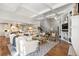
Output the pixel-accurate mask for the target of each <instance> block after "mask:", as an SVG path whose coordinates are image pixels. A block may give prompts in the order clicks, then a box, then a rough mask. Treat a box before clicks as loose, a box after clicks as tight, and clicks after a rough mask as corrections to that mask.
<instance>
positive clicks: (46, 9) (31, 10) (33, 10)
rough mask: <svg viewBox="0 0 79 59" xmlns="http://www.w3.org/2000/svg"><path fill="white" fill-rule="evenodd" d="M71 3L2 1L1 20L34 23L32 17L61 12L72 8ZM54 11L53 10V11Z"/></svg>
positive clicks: (0, 7)
mask: <svg viewBox="0 0 79 59" xmlns="http://www.w3.org/2000/svg"><path fill="white" fill-rule="evenodd" d="M70 5H72V4H69V3H0V22H1V23H2V22H4V23H5V22H16V23H17V22H18V23H21V22H22V23H33V22H32V19H37V18H39V17H40V18H41V16H42V17H44V16H48V15H49V14H51V13H52V14H59V13H62V12H64V11H68V9H70ZM51 11H52V12H51Z"/></svg>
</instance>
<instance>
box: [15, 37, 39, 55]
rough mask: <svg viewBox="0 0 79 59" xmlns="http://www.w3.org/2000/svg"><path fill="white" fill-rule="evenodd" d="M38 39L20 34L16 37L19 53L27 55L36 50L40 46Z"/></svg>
mask: <svg viewBox="0 0 79 59" xmlns="http://www.w3.org/2000/svg"><path fill="white" fill-rule="evenodd" d="M38 43H39V41H38V40H32V37H27V36H20V37H18V38H16V51H17V54H20V55H21V56H25V55H27V54H29V53H32V52H35V51H36V50H37V48H38Z"/></svg>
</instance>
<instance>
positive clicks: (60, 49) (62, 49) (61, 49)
mask: <svg viewBox="0 0 79 59" xmlns="http://www.w3.org/2000/svg"><path fill="white" fill-rule="evenodd" d="M68 49H69V44H68V43H67V42H64V41H62V42H60V43H58V44H57V45H56V46H55V47H54V48H52V49H51V50H50V51H49V52H48V53H47V54H46V55H45V56H67V54H68Z"/></svg>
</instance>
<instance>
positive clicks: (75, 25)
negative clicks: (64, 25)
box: [71, 15, 79, 55]
mask: <svg viewBox="0 0 79 59" xmlns="http://www.w3.org/2000/svg"><path fill="white" fill-rule="evenodd" d="M71 22H72V23H71V24H72V25H71V28H72V31H71V41H72V45H73V47H74V49H75V52H76V54H77V55H79V15H77V16H72V21H71Z"/></svg>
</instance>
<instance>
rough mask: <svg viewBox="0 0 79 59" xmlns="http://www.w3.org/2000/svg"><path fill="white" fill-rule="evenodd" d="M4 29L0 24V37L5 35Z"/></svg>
mask: <svg viewBox="0 0 79 59" xmlns="http://www.w3.org/2000/svg"><path fill="white" fill-rule="evenodd" d="M4 27H5V25H3V24H0V36H4V35H5V34H4Z"/></svg>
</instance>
